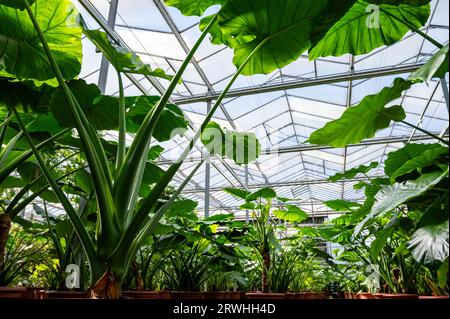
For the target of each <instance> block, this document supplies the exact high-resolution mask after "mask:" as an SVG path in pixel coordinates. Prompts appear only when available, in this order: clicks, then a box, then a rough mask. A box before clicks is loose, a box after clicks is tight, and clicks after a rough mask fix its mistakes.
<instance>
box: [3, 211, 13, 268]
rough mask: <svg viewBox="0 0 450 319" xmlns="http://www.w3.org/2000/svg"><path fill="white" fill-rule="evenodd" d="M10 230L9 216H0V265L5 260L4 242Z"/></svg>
mask: <svg viewBox="0 0 450 319" xmlns="http://www.w3.org/2000/svg"><path fill="white" fill-rule="evenodd" d="M10 229H11V216H10V215H9V214H1V215H0V264H2V263H3V259H4V258H5V249H6V242H7V240H8V236H9V230H10Z"/></svg>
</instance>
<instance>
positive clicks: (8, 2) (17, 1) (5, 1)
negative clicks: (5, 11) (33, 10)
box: [0, 0, 36, 10]
mask: <svg viewBox="0 0 450 319" xmlns="http://www.w3.org/2000/svg"><path fill="white" fill-rule="evenodd" d="M23 1H24V0H0V5H2V6H6V7H10V8H14V9H19V10H25V4H24V2H23ZM35 1H36V0H28V4H29V5H30V6H31V5H32V4H33V3H34V2H35Z"/></svg>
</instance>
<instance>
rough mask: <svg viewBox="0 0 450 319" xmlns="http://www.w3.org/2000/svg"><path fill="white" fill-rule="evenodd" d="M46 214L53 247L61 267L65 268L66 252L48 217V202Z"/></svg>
mask: <svg viewBox="0 0 450 319" xmlns="http://www.w3.org/2000/svg"><path fill="white" fill-rule="evenodd" d="M44 213H45V220H46V221H47V226H48V230H49V231H50V237H51V238H52V241H53V245H54V246H55V250H56V254H57V255H58V260H59V261H60V265H59V266H60V267H62V268H64V264H62V262H63V256H64V251H63V249H62V246H61V242H60V241H59V240H58V238H57V237H56V233H55V230H54V228H53V226H52V223H50V217H49V216H48V210H47V201H45V200H44Z"/></svg>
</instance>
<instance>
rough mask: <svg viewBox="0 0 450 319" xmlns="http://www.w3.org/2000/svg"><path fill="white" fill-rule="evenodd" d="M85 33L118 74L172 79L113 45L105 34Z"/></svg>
mask: <svg viewBox="0 0 450 319" xmlns="http://www.w3.org/2000/svg"><path fill="white" fill-rule="evenodd" d="M83 33H84V34H85V35H86V36H87V37H88V38H89V39H90V40H91V41H92V42H93V43H94V44H95V45H96V46H97V48H99V49H100V50H101V51H102V53H103V55H104V56H105V57H106V58H107V59H108V61H109V62H110V63H111V64H112V66H113V67H114V68H115V69H116V70H117V71H118V72H124V73H133V74H142V75H150V76H154V77H159V78H163V79H168V80H170V79H172V77H171V76H169V75H167V74H166V73H165V72H164V70H163V69H159V68H158V69H156V70H152V69H151V67H150V65H147V64H144V63H143V62H142V60H141V58H140V57H139V56H137V55H136V54H134V53H132V52H130V51H129V50H128V49H126V48H124V47H122V46H119V45H116V44H113V43H111V42H110V41H109V40H108V36H107V34H106V33H105V32H102V31H98V30H86V29H85V30H83Z"/></svg>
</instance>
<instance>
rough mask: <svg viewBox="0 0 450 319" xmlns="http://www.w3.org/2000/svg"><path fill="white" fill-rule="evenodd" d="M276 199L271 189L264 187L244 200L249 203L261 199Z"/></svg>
mask: <svg viewBox="0 0 450 319" xmlns="http://www.w3.org/2000/svg"><path fill="white" fill-rule="evenodd" d="M276 197H277V193H276V192H275V191H274V190H273V189H272V188H269V187H265V188H262V189H260V190H258V191H256V192H254V193H252V194H250V195H248V196H247V198H246V199H245V200H246V201H247V202H251V201H254V200H259V199H261V198H264V199H273V198H276Z"/></svg>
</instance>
